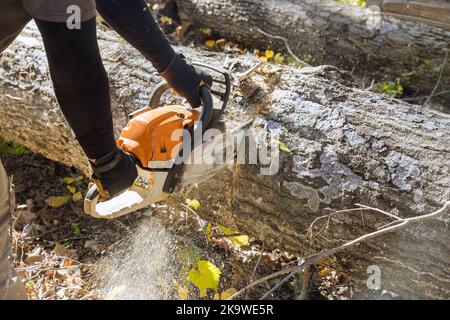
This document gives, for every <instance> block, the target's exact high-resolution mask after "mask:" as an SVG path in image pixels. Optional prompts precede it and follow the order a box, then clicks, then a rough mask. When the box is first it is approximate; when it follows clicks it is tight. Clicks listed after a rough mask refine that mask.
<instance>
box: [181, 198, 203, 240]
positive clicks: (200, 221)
mask: <svg viewBox="0 0 450 320" xmlns="http://www.w3.org/2000/svg"><path fill="white" fill-rule="evenodd" d="M180 204H181V205H182V206H183V207H184V208H186V209H187V210H189V211H190V212H191V213H193V214H194V215H195V217H196V218H197V223H198V225H199V226H200V228H201V229H202V231H203V234H204V235H205V239H206V242H208V235H207V234H206V231H205V226H204V225H203V223H202V219H201V218H200V216H199V215H198V214H197V212H195V210H194V209H192V208H190V207H188V206H187V205H185V204H184V203H180Z"/></svg>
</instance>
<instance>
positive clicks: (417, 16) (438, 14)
mask: <svg viewBox="0 0 450 320" xmlns="http://www.w3.org/2000/svg"><path fill="white" fill-rule="evenodd" d="M366 3H367V5H368V6H370V5H377V6H379V7H380V8H381V11H382V12H383V13H385V14H388V15H392V16H395V17H398V18H406V19H408V20H416V21H420V22H425V23H427V24H431V25H434V26H437V27H442V28H446V29H450V18H449V17H450V1H448V0H412V1H411V0H367V1H366Z"/></svg>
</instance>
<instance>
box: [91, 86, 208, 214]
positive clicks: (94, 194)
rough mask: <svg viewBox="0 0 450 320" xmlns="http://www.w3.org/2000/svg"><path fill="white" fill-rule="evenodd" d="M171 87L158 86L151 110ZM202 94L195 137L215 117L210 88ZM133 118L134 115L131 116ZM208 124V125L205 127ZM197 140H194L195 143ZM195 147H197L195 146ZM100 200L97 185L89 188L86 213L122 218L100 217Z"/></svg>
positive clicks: (150, 105) (151, 102)
mask: <svg viewBox="0 0 450 320" xmlns="http://www.w3.org/2000/svg"><path fill="white" fill-rule="evenodd" d="M170 88H171V87H170V85H169V84H168V83H167V82H165V81H163V82H161V83H160V84H158V85H157V86H156V87H155V89H154V90H153V93H152V96H151V99H150V102H149V107H150V108H151V109H154V108H156V107H157V106H158V104H159V102H160V99H161V96H162V95H163V94H164V92H166V91H167V90H169V89H170ZM199 91H200V92H199V93H200V99H201V101H202V106H203V107H202V112H201V114H200V118H199V120H198V121H197V122H196V123H195V124H194V127H193V130H192V131H191V134H192V136H193V137H195V135H197V134H199V133H200V132H198V130H202V132H201V133H203V132H204V131H205V130H206V128H207V127H208V125H209V123H210V122H211V119H212V116H213V108H214V106H213V99H212V96H211V92H210V91H209V88H208V87H207V86H206V85H202V86H201V87H200V88H199ZM131 116H132V114H131ZM205 124H206V125H205ZM195 140H196V139H192V141H193V143H194V141H195ZM193 147H195V146H194V145H193ZM99 198H100V192H99V191H98V188H97V185H95V184H94V185H93V186H92V187H91V188H89V190H88V192H87V193H86V196H85V201H84V211H85V212H86V213H87V214H89V215H90V216H92V217H94V218H107V219H113V218H116V217H119V216H121V215H122V214H120V212H118V213H117V214H111V215H100V214H99V213H98V212H97V210H96V207H97V202H98V200H99Z"/></svg>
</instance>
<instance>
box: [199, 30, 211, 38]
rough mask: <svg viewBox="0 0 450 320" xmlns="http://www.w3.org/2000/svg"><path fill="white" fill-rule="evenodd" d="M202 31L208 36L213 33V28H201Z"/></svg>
mask: <svg viewBox="0 0 450 320" xmlns="http://www.w3.org/2000/svg"><path fill="white" fill-rule="evenodd" d="M200 31H201V32H202V33H203V34H206V35H207V36H210V35H211V34H212V30H211V28H201V29H200Z"/></svg>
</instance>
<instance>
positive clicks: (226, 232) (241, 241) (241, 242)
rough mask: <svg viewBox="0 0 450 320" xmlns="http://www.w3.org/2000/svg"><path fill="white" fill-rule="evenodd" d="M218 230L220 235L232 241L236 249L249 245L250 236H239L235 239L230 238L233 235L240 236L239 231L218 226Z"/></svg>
mask: <svg viewBox="0 0 450 320" xmlns="http://www.w3.org/2000/svg"><path fill="white" fill-rule="evenodd" d="M217 228H218V229H219V231H220V233H221V234H222V235H223V236H225V237H226V238H227V239H229V240H230V241H231V243H232V244H233V246H235V247H241V246H246V245H248V240H249V238H248V236H247V235H245V234H244V235H239V236H234V237H228V236H231V235H233V234H238V232H237V231H234V230H232V229H229V228H227V227H224V226H220V225H219V226H217Z"/></svg>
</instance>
